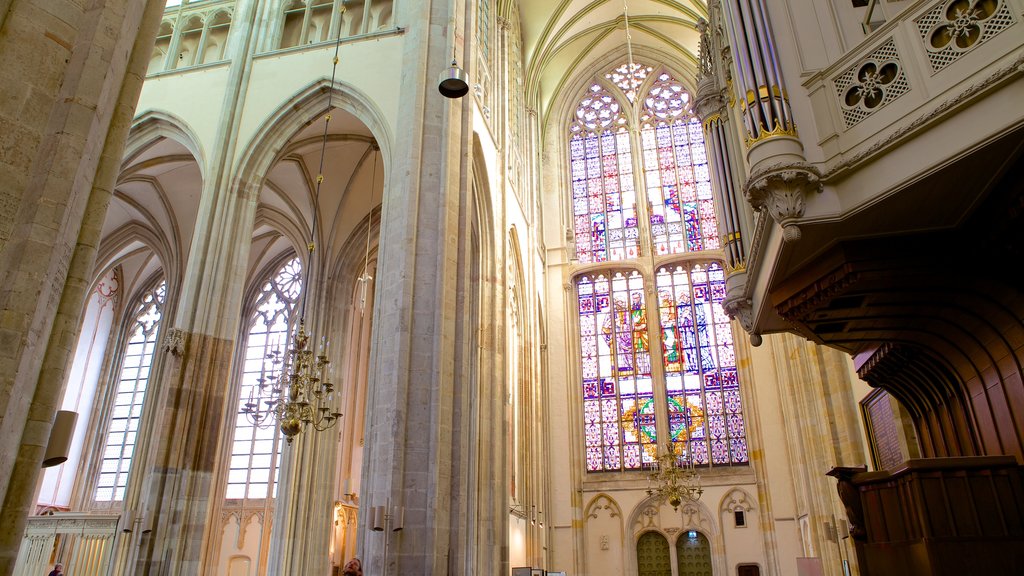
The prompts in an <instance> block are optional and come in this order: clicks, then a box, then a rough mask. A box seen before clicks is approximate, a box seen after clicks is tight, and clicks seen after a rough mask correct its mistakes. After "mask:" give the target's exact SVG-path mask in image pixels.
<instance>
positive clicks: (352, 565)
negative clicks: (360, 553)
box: [344, 558, 363, 574]
mask: <svg viewBox="0 0 1024 576" xmlns="http://www.w3.org/2000/svg"><path fill="white" fill-rule="evenodd" d="M362 571H363V563H362V562H361V561H360V560H359V558H353V559H351V560H349V561H348V562H346V563H345V570H344V572H345V573H346V574H349V573H353V574H360V573H362Z"/></svg>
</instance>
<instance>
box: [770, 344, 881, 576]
mask: <svg viewBox="0 0 1024 576" xmlns="http://www.w3.org/2000/svg"><path fill="white" fill-rule="evenodd" d="M766 341H767V342H768V347H769V352H771V357H772V359H773V361H774V363H775V376H776V377H775V381H776V382H777V384H778V394H779V399H780V400H781V401H780V408H781V410H782V419H783V421H784V422H785V423H786V426H785V431H784V433H785V439H786V444H787V452H788V454H789V459H790V466H791V469H790V473H791V477H792V484H793V490H794V493H795V495H796V505H797V514H798V515H799V516H800V517H803V516H806V517H807V519H808V524H807V531H808V532H809V534H807V535H805V542H809V543H810V545H811V547H812V549H810V550H804V551H803V552H804V554H806V555H807V556H818V557H821V558H822V560H823V562H824V565H825V570H826V572H825V573H826V574H829V575H834V576H841V574H842V572H841V571H840V570H839V566H840V565H841V563H840V558H839V554H840V552H839V549H838V548H837V545H836V543H835V542H830V541H828V539H827V537H828V535H827V534H826V531H825V522H826V521H827V522H830V523H831V522H833V521H834V518H842V517H843V516H844V515H845V512H844V507H843V505H842V502H841V501H840V500H839V498H838V496H837V494H836V491H835V488H834V486H835V485H834V483H833V482H832V480H831V479H830V478H828V477H826V476H825V474H824V473H823V471H827V470H830V469H832V468H833V467H835V466H859V465H862V464H863V463H864V462H865V461H866V459H867V456H866V454H865V453H864V447H863V446H864V445H863V443H862V441H861V430H860V426H859V420H860V415H859V412H858V406H857V401H856V398H854V395H853V392H852V382H851V380H850V378H851V376H850V369H849V362H850V359H849V357H848V356H847V355H846V354H844V353H842V352H840V351H838V350H834V349H832V348H826V347H824V346H818V345H816V344H814V343H812V342H808V341H806V340H805V339H803V338H802V337H800V336H794V335H792V334H780V335H773V336H771V337H770V338H767V339H766ZM769 482H770V479H769ZM848 552H850V548H847V549H846V550H845V551H844V552H843V555H844V557H846V554H847V553H848Z"/></svg>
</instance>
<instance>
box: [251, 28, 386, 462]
mask: <svg viewBox="0 0 1024 576" xmlns="http://www.w3.org/2000/svg"><path fill="white" fill-rule="evenodd" d="M342 11H344V8H343V9H342ZM340 47H341V34H340V33H339V34H338V40H337V42H336V43H335V45H334V58H333V61H332V62H333V68H332V69H331V85H330V86H331V90H330V92H329V96H328V99H327V114H326V115H325V116H324V133H323V142H322V144H321V147H320V169H319V170H318V172H317V177H316V191H315V193H314V195H313V226H312V229H311V231H310V238H312V240H310V242H309V243H308V244H307V245H306V248H307V258H306V265H305V266H303V267H302V279H301V286H302V288H301V290H302V292H301V294H302V296H301V303H300V305H299V323H298V326H297V327H296V329H295V333H294V334H293V335H292V337H291V341H290V343H289V346H288V349H287V351H286V352H285V353H284V355H283V357H282V355H281V353H280V351H278V350H274V351H272V352H268V353H267V355H266V360H267V361H268V362H269V364H270V370H269V372H268V371H266V370H264V372H263V374H261V376H260V378H259V380H258V381H257V385H256V386H252V387H251V388H250V389H249V398H248V399H247V401H246V402H245V404H244V405H243V406H242V410H241V412H242V413H243V414H245V416H246V418H247V419H248V420H249V421H250V422H252V424H253V425H254V426H256V427H259V428H269V427H271V426H274V425H280V427H281V434H283V435H284V437H285V440H286V441H287V442H288V444H291V443H292V440H294V439H295V436H297V435H298V434H299V433H300V432H302V431H303V430H305V429H307V428H309V427H312V428H313V430H315V431H317V432H322V431H324V430H327V429H329V428H331V427H332V426H334V425H335V424H336V423H337V422H338V419H339V418H341V413H340V412H338V411H337V410H336V409H335V400H334V384H332V383H331V382H330V380H329V370H328V367H329V366H330V363H331V361H330V360H329V359H328V358H327V340H326V339H323V340H322V341H321V342H320V346H319V350H315V349H314V348H313V347H312V346H311V344H310V342H311V340H312V341H315V340H314V339H313V338H312V336H311V335H310V334H309V333H307V332H306V301H307V300H308V298H309V290H308V288H309V286H308V284H309V278H310V276H311V274H312V268H313V263H314V262H315V258H314V255H313V252H314V251H315V250H316V243H315V240H316V237H317V236H316V235H317V223H318V222H319V219H320V207H319V202H318V201H319V198H320V187H321V185H322V184H323V182H324V157H325V156H326V155H327V137H328V127H329V126H330V123H331V110H332V109H333V108H334V79H335V75H336V74H337V71H338V51H339V48H340ZM374 172H375V173H376V160H375V164H374ZM374 175H375V176H376V174H374ZM371 194H372V190H371ZM361 280H362V279H361ZM364 281H365V280H364Z"/></svg>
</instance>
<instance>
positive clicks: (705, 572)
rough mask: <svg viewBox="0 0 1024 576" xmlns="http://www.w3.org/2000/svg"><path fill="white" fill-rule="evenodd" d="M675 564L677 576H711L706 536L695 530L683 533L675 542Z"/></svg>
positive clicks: (709, 553) (709, 549)
mask: <svg viewBox="0 0 1024 576" xmlns="http://www.w3.org/2000/svg"><path fill="white" fill-rule="evenodd" d="M676 562H677V566H678V569H679V572H678V574H679V576H712V573H713V572H712V570H711V543H710V542H708V538H707V536H705V535H704V534H702V533H700V532H698V531H696V530H690V531H687V532H683V533H682V534H681V535H680V536H679V539H678V540H676Z"/></svg>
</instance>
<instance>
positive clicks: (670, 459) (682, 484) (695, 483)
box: [622, 0, 704, 511]
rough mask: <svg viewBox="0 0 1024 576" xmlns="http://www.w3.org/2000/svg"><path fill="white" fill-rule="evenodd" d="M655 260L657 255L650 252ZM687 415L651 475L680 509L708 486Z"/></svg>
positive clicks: (664, 498) (661, 496)
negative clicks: (682, 445)
mask: <svg viewBox="0 0 1024 576" xmlns="http://www.w3.org/2000/svg"><path fill="white" fill-rule="evenodd" d="M622 20H623V24H624V26H625V29H626V60H627V62H626V63H627V68H628V74H629V86H630V90H631V91H634V92H635V91H636V90H637V88H638V87H639V82H638V81H637V78H636V73H635V72H636V68H637V65H636V64H635V63H634V62H633V35H632V34H630V30H629V2H628V0H623V1H622ZM630 129H631V130H637V127H636V121H635V120H634V123H633V124H632V125H631V126H630ZM650 257H651V262H652V264H653V262H654V254H653V252H652V254H651V255H650ZM684 410H685V415H686V419H687V424H686V425H685V426H684V427H683V428H684V429H685V431H686V458H685V461H684V458H683V456H682V454H681V452H682V450H681V449H680V450H679V451H678V452H677V450H676V447H675V444H674V443H671V442H670V443H669V444H667V445H665V446H664V447H663V448H662V449H661V454H660V455H659V456H658V457H657V459H656V460H655V462H654V464H653V470H652V471H651V472H650V473H649V474H648V476H647V495H648V496H654V497H655V499H656V500H657V501H658V502H659V503H664V502H668V503H669V504H671V505H672V510H673V511H678V510H679V506H681V505H682V503H683V501H688V502H696V501H697V500H700V497H701V494H703V493H704V489H703V488H702V487H701V483H700V474H698V473H697V468H696V466H694V462H693V456H692V452H691V450H692V443H691V442H690V426H691V425H690V423H689V420H690V419H691V414H690V405H689V404H688V403H687V404H685V408H684Z"/></svg>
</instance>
